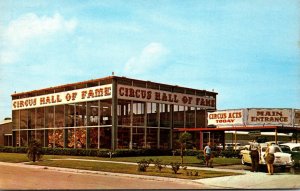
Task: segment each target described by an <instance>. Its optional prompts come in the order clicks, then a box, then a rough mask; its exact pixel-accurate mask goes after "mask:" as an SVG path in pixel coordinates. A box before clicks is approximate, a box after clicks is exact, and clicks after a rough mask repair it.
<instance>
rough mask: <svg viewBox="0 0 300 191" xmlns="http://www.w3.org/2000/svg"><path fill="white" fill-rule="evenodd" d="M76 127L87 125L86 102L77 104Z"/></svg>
mask: <svg viewBox="0 0 300 191" xmlns="http://www.w3.org/2000/svg"><path fill="white" fill-rule="evenodd" d="M75 107H76V120H75V122H76V127H81V126H86V124H87V117H86V103H85V102H82V103H77V104H76V106H75Z"/></svg>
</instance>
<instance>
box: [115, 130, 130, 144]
mask: <svg viewBox="0 0 300 191" xmlns="http://www.w3.org/2000/svg"><path fill="white" fill-rule="evenodd" d="M129 143H130V128H128V127H118V148H119V149H128V148H129Z"/></svg>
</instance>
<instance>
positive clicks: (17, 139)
mask: <svg viewBox="0 0 300 191" xmlns="http://www.w3.org/2000/svg"><path fill="white" fill-rule="evenodd" d="M15 134H16V137H14V138H15V144H16V146H17V147H19V146H20V131H15Z"/></svg>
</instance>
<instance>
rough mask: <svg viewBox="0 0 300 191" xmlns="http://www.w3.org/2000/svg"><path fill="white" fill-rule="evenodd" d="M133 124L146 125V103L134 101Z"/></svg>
mask: <svg viewBox="0 0 300 191" xmlns="http://www.w3.org/2000/svg"><path fill="white" fill-rule="evenodd" d="M132 112H133V126H144V121H145V103H144V102H133V109H132Z"/></svg>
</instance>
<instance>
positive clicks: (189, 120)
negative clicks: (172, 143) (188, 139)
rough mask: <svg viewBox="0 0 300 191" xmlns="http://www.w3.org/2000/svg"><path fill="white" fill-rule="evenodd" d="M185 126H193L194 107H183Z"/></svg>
mask: <svg viewBox="0 0 300 191" xmlns="http://www.w3.org/2000/svg"><path fill="white" fill-rule="evenodd" d="M185 108H186V111H185V123H186V124H185V127H187V128H188V127H195V125H196V124H195V108H194V107H185Z"/></svg>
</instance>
